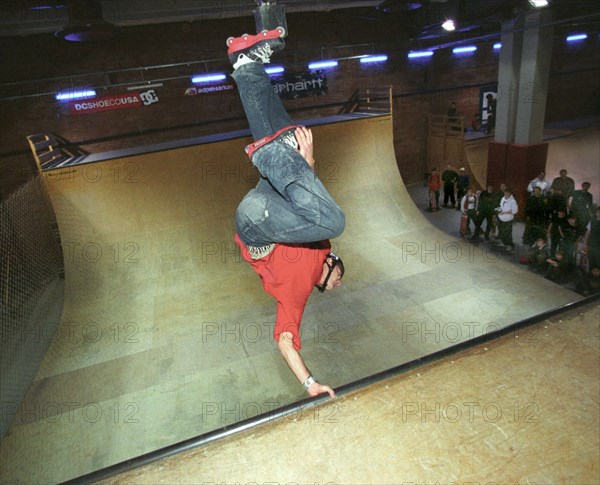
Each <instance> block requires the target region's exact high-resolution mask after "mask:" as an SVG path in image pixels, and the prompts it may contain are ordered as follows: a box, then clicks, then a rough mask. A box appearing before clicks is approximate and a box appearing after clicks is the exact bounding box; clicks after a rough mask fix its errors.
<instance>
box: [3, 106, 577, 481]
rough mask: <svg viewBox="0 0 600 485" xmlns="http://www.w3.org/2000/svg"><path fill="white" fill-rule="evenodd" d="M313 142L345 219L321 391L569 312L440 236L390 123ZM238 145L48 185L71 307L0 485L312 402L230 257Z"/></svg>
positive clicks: (239, 193)
mask: <svg viewBox="0 0 600 485" xmlns="http://www.w3.org/2000/svg"><path fill="white" fill-rule="evenodd" d="M314 132H315V140H316V142H315V143H316V152H315V155H316V158H317V160H318V168H319V175H320V177H321V179H322V180H323V182H324V183H325V185H326V186H327V187H328V189H329V190H330V191H331V193H332V194H333V195H334V197H335V198H336V200H337V201H338V203H339V204H340V205H341V207H342V208H343V209H344V210H345V212H346V215H347V228H346V231H345V232H344V234H343V235H342V237H340V238H339V239H338V240H336V241H334V247H335V251H336V252H337V253H339V254H340V255H341V256H342V257H343V258H344V261H345V264H346V276H345V278H344V284H343V285H342V287H341V288H340V289H338V290H336V291H335V292H332V293H331V294H327V295H321V294H316V293H315V294H314V295H313V296H312V297H311V299H310V300H309V304H308V308H307V311H306V313H305V317H304V320H303V325H302V337H303V351H302V353H303V357H304V358H305V360H306V362H307V364H308V365H309V367H310V368H311V370H312V371H313V373H314V374H315V376H317V378H318V379H319V380H320V381H322V382H324V383H327V384H330V385H332V386H333V387H336V386H340V385H343V384H347V383H349V382H353V381H355V380H357V379H359V378H362V377H365V376H368V375H371V374H373V373H375V372H379V371H382V370H385V369H389V368H391V367H394V366H397V365H399V364H401V363H405V362H409V361H412V360H414V359H418V358H420V357H422V356H424V355H427V354H429V353H431V352H433V351H436V350H439V349H443V348H446V347H448V346H451V345H454V344H456V343H459V342H462V341H465V340H469V339H471V338H473V337H476V336H479V335H481V334H482V333H486V332H489V331H490V330H495V329H498V328H500V327H504V326H506V325H510V324H511V323H513V322H515V321H518V320H521V319H523V318H527V317H529V316H531V315H534V314H538V313H540V312H543V311H546V310H548V309H552V308H555V307H557V306H560V305H563V304H565V303H567V302H571V301H573V300H576V299H578V298H579V297H578V296H577V295H575V294H574V293H572V292H570V291H568V290H565V289H563V288H561V287H559V286H556V285H554V284H552V283H550V282H548V281H546V280H544V279H540V278H539V277H536V276H535V275H532V274H530V273H529V272H527V271H526V270H522V269H521V268H518V267H515V266H514V265H511V264H508V263H505V262H503V261H501V260H500V259H499V258H498V257H497V256H496V255H494V254H491V253H490V254H488V253H486V252H484V249H479V248H475V247H473V246H470V245H467V244H464V243H462V242H461V241H458V240H456V239H453V238H451V237H449V236H447V235H446V234H443V233H442V232H440V231H438V230H437V229H435V228H434V227H432V226H431V225H430V224H429V223H428V222H427V221H426V219H425V218H424V217H423V216H422V214H421V212H420V211H419V210H418V209H417V208H416V207H415V205H414V204H413V203H412V201H411V200H410V197H409V195H408V193H407V191H406V189H405V187H404V185H403V183H402V180H401V179H400V176H399V174H398V169H397V165H396V160H395V155H394V151H393V140H392V120H391V117H390V116H382V117H372V118H366V119H358V120H349V121H344V122H337V123H332V124H326V125H321V126H316V127H315V128H314ZM248 141H249V140H248V139H245V138H237V139H233V140H229V141H221V142H218V143H208V144H202V145H194V146H187V147H182V148H178V149H170V150H163V151H155V152H149V153H144V154H140V155H136V156H130V157H127V158H117V159H114V160H110V161H107V162H102V163H96V164H89V165H80V166H76V167H71V168H66V169H63V170H57V171H52V172H48V173H47V174H46V176H47V180H48V185H49V188H50V193H51V197H52V200H53V203H54V204H55V208H56V211H57V215H58V220H59V226H60V230H61V236H62V241H63V246H64V248H65V263H66V284H67V289H66V292H67V298H66V301H65V310H64V314H63V318H62V321H61V324H60V326H59V332H58V334H57V336H56V337H54V338H53V343H52V345H51V347H50V350H49V352H48V354H47V355H46V358H45V359H44V361H43V363H42V366H41V368H40V370H39V372H38V374H37V376H36V378H35V380H34V382H33V384H32V386H31V387H30V389H29V391H28V393H27V395H26V397H25V400H24V403H23V405H22V407H21V412H20V413H19V414H17V416H16V417H15V420H14V423H13V425H12V427H11V429H10V430H9V431H8V433H7V435H6V437H5V439H4V440H3V441H2V443H1V444H0V471H1V474H2V480H3V481H8V482H27V483H33V482H54V481H62V480H66V479H69V478H74V477H77V476H80V475H83V474H86V473H90V472H92V471H94V470H97V469H99V468H103V467H106V466H109V465H112V464H114V463H118V462H122V461H125V460H128V459H130V458H132V457H135V456H138V455H141V454H144V453H148V452H150V451H153V450H156V449H159V448H162V447H165V446H168V445H171V444H173V443H177V442H180V441H182V440H185V439H187V438H190V437H193V436H198V435H201V434H203V433H207V432H209V431H211V430H214V429H218V428H221V427H223V426H226V425H228V424H231V423H233V422H236V421H239V420H240V419H244V418H247V417H251V416H252V415H255V414H259V413H261V412H267V411H272V410H273V409H274V408H277V407H279V406H283V405H287V404H290V403H293V402H295V401H297V400H299V399H302V398H304V397H305V395H304V393H303V390H302V388H301V386H300V385H299V384H298V382H296V380H295V378H294V377H293V375H292V374H291V373H290V371H289V370H288V369H287V367H286V365H285V364H284V362H283V360H282V359H281V357H280V356H279V354H278V352H277V348H276V345H275V343H274V342H273V341H272V327H273V322H274V313H275V305H274V302H273V300H272V299H271V298H270V297H269V296H268V295H266V294H265V293H264V292H263V290H262V288H261V285H260V283H259V280H258V277H257V276H256V274H255V273H254V272H253V271H252V269H251V268H250V267H249V265H247V264H246V263H245V262H244V261H243V260H242V259H241V258H240V256H239V253H238V251H237V250H236V247H235V245H234V243H233V240H232V239H233V234H234V212H235V208H236V206H237V204H238V203H239V201H240V200H241V199H242V197H243V195H244V194H245V193H246V191H247V190H249V189H250V188H251V187H252V186H253V185H254V184H255V183H256V181H257V174H256V172H255V171H254V169H253V168H252V167H251V165H250V164H249V162H248V161H247V159H246V157H245V155H244V150H243V147H244V145H245V144H246V143H247V142H248ZM507 365H511V364H508V363H507ZM494 370H495V371H497V372H499V373H501V372H504V371H505V368H504V365H499V366H496V367H495V369H494ZM477 380H478V379H474V381H477ZM448 385H449V384H448ZM417 389H418V387H415V392H417ZM455 392H456V393H457V397H461V399H462V396H464V395H465V392H466V391H465V389H463V388H456V389H455ZM381 397H382V399H384V400H385V397H384V396H381ZM411 400H412V398H411ZM382 405H384V406H385V403H384V402H382ZM375 414H376V413H375ZM375 414H374V415H373V418H375ZM367 424H368V421H364V422H363V423H362V425H361V426H367ZM331 432H332V433H337V431H335V429H334V428H333V427H332V428H331ZM426 437H427V432H425V433H424V434H423V439H425V438H426ZM385 439H389V440H394V439H395V437H394V434H393V433H390V435H388V436H387V438H385ZM427 439H429V438H427ZM415 446H417V444H415ZM479 446H481V447H483V448H485V447H486V446H488V445H486V443H485V442H483V443H481V444H480V445H479ZM357 458H359V454H357ZM276 463H277V457H276V456H274V457H273V464H274V465H275V464H276Z"/></svg>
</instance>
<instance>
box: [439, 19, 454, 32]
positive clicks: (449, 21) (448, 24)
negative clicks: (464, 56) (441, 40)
mask: <svg viewBox="0 0 600 485" xmlns="http://www.w3.org/2000/svg"><path fill="white" fill-rule="evenodd" d="M442 29H444V30H445V31H446V32H452V31H453V30H455V29H456V25H454V20H452V19H446V21H445V22H444V23H443V24H442Z"/></svg>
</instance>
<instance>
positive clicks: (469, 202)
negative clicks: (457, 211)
mask: <svg viewBox="0 0 600 485" xmlns="http://www.w3.org/2000/svg"><path fill="white" fill-rule="evenodd" d="M460 208H461V212H462V213H463V214H465V215H466V216H467V227H466V229H467V234H470V233H471V221H473V229H475V227H476V223H475V213H476V211H477V196H476V195H475V193H474V192H473V189H472V188H471V187H469V188H468V189H467V193H466V194H465V195H464V196H463V197H462V199H460Z"/></svg>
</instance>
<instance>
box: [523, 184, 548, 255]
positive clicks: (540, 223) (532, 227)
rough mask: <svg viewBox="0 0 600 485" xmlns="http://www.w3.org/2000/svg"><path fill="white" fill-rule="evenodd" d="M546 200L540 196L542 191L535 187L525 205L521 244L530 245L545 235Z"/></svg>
mask: <svg viewBox="0 0 600 485" xmlns="http://www.w3.org/2000/svg"><path fill="white" fill-rule="evenodd" d="M547 212H548V199H546V197H544V196H543V195H542V189H541V188H540V187H539V186H536V187H535V189H534V190H533V194H532V196H531V197H529V198H528V199H527V202H526V203H525V218H526V222H525V231H524V233H523V242H524V243H525V244H526V245H528V246H529V245H530V244H532V243H533V242H534V241H535V240H536V239H537V238H538V237H540V236H543V235H545V234H546V231H547V227H548V219H547V218H546V215H547Z"/></svg>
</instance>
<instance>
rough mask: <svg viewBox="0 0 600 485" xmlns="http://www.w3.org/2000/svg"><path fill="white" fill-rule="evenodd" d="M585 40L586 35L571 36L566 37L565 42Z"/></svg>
mask: <svg viewBox="0 0 600 485" xmlns="http://www.w3.org/2000/svg"><path fill="white" fill-rule="evenodd" d="M587 38H588V36H587V34H573V35H569V36H568V37H567V42H576V41H578V40H585V39H587Z"/></svg>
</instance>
